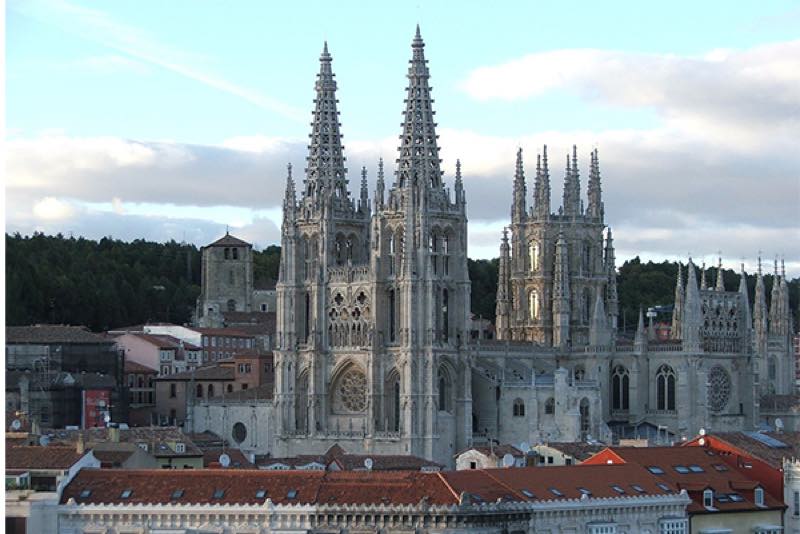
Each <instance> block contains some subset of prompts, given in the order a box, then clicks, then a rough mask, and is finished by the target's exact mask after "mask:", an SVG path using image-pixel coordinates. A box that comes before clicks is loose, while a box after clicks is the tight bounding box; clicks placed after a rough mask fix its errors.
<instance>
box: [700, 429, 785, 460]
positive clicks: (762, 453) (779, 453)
mask: <svg viewBox="0 0 800 534" xmlns="http://www.w3.org/2000/svg"><path fill="white" fill-rule="evenodd" d="M706 438H707V439H718V440H721V441H724V442H725V443H727V444H728V445H731V446H733V447H736V448H737V449H740V450H741V451H742V452H743V453H745V454H748V455H750V456H753V457H754V458H758V459H759V460H763V461H764V462H766V463H768V464H769V465H770V466H772V467H773V468H775V469H781V467H782V465H783V459H784V458H800V432H792V431H784V432H714V433H712V434H709V435H708V436H706ZM694 441H695V440H692V442H694Z"/></svg>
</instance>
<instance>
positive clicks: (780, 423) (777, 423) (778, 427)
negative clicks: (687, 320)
mask: <svg viewBox="0 0 800 534" xmlns="http://www.w3.org/2000/svg"><path fill="white" fill-rule="evenodd" d="M14 422H15V423H16V421H14ZM775 430H778V431H780V430H783V419H781V418H780V417H777V418H776V419H775Z"/></svg>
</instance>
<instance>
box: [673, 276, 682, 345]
mask: <svg viewBox="0 0 800 534" xmlns="http://www.w3.org/2000/svg"><path fill="white" fill-rule="evenodd" d="M682 321H683V273H682V272H681V263H680V262H678V281H677V282H676V283H675V305H674V306H673V308H672V331H671V332H670V337H671V338H672V339H681V337H682V335H681V323H682Z"/></svg>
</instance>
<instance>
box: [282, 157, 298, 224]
mask: <svg viewBox="0 0 800 534" xmlns="http://www.w3.org/2000/svg"><path fill="white" fill-rule="evenodd" d="M296 206H297V200H296V197H295V190H294V178H292V164H291V163H289V164H287V165H286V193H285V195H284V197H283V218H284V220H285V221H294V219H295V215H296Z"/></svg>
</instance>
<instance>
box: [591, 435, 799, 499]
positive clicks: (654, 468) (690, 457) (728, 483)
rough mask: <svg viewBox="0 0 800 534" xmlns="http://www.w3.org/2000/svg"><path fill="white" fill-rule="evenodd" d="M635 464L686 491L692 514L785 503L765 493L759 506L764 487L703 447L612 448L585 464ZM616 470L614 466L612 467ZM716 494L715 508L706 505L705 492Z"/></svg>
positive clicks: (724, 458)
mask: <svg viewBox="0 0 800 534" xmlns="http://www.w3.org/2000/svg"><path fill="white" fill-rule="evenodd" d="M608 461H611V462H613V463H614V464H619V463H620V462H623V465H631V464H635V465H638V466H641V467H643V468H645V469H647V470H648V471H649V472H650V473H652V474H653V475H655V476H656V477H657V478H659V479H661V480H662V481H663V482H664V483H667V484H670V485H673V486H675V487H677V488H678V489H685V490H686V491H687V492H688V493H689V496H690V497H691V498H692V501H693V502H692V504H691V505H689V508H688V509H687V510H688V511H689V512H690V513H692V512H695V513H696V512H731V511H745V510H762V509H781V508H783V506H784V505H783V500H782V498H781V499H777V498H775V497H773V496H772V495H770V494H769V493H768V492H766V491H765V492H764V506H763V507H762V506H758V505H756V503H755V489H756V487H758V486H761V487H762V488H763V485H762V484H761V483H759V482H758V481H757V480H755V479H753V478H750V477H748V476H747V475H746V474H744V473H743V472H741V471H739V470H737V469H734V468H732V467H731V466H730V465H728V463H727V462H726V457H725V456H721V455H719V454H716V453H715V452H714V451H712V450H707V449H704V448H702V447H608V448H606V449H604V450H603V451H601V452H599V453H597V454H596V455H594V456H593V457H592V458H589V459H588V460H587V461H586V462H584V463H583V464H581V465H580V466H579V468H584V467H585V466H587V465H589V464H594V465H598V464H606V463H607V462H608ZM609 467H613V466H609ZM707 489H710V490H713V492H714V506H713V509H708V508H706V507H705V506H704V505H703V492H704V491H705V490H707Z"/></svg>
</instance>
